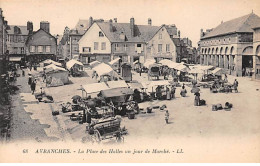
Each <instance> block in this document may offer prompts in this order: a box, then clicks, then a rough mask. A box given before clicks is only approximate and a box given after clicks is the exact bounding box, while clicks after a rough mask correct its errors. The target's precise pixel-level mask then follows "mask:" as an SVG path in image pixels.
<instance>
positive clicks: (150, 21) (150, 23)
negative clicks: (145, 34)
mask: <svg viewBox="0 0 260 166" xmlns="http://www.w3.org/2000/svg"><path fill="white" fill-rule="evenodd" d="M148 25H150V26H151V25H152V19H151V18H148Z"/></svg>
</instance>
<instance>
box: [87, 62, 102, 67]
mask: <svg viewBox="0 0 260 166" xmlns="http://www.w3.org/2000/svg"><path fill="white" fill-rule="evenodd" d="M100 63H101V62H99V61H93V62H90V63H89V66H90V67H91V68H93V67H95V66H97V65H99V64H100Z"/></svg>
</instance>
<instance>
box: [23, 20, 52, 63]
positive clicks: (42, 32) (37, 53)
mask: <svg viewBox="0 0 260 166" xmlns="http://www.w3.org/2000/svg"><path fill="white" fill-rule="evenodd" d="M25 44H26V59H27V61H28V62H31V63H39V62H41V61H43V60H45V59H52V60H56V54H57V53H56V52H57V39H56V38H55V37H54V36H52V35H51V34H50V24H49V22H41V23H40V29H39V30H38V31H36V32H33V33H32V34H31V35H30V36H29V37H28V39H27V41H26V43H25Z"/></svg>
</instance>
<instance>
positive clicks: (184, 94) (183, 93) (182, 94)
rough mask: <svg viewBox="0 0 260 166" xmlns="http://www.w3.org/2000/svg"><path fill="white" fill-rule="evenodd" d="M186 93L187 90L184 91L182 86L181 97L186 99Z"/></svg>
mask: <svg viewBox="0 0 260 166" xmlns="http://www.w3.org/2000/svg"><path fill="white" fill-rule="evenodd" d="M186 93H187V90H186V89H185V86H182V90H181V93H180V95H181V96H182V97H186Z"/></svg>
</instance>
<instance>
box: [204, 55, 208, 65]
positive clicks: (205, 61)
mask: <svg viewBox="0 0 260 166" xmlns="http://www.w3.org/2000/svg"><path fill="white" fill-rule="evenodd" d="M207 63H208V58H207V55H205V58H204V65H207Z"/></svg>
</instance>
